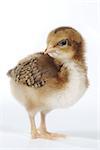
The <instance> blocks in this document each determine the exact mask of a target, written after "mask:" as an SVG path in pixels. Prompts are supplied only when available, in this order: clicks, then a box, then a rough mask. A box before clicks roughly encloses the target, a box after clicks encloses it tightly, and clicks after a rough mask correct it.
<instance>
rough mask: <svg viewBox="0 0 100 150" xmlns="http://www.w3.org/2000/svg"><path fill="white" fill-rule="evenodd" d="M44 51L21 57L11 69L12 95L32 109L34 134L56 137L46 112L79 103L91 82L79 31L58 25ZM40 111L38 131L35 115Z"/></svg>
mask: <svg viewBox="0 0 100 150" xmlns="http://www.w3.org/2000/svg"><path fill="white" fill-rule="evenodd" d="M47 42H48V43H47V49H46V51H45V53H37V54H33V55H30V56H28V57H26V58H25V59H23V60H21V61H20V62H19V63H18V65H17V66H16V67H15V68H14V69H11V70H10V71H9V72H8V75H9V76H10V77H11V81H10V83H11V89H12V93H13V95H14V96H15V97H16V99H17V100H19V101H20V102H21V103H22V104H23V105H24V106H25V108H26V110H27V111H28V113H29V118H30V122H31V133H32V137H33V138H37V137H42V138H50V139H51V138H57V137H60V136H62V135H58V134H51V133H49V132H47V130H46V125H45V115H46V113H47V112H49V111H51V110H53V109H56V108H67V107H69V106H71V105H73V104H74V103H76V102H77V101H78V100H79V99H80V97H81V96H82V95H83V94H84V92H85V91H86V89H87V86H88V80H87V72H86V66H85V61H84V55H83V53H84V51H83V41H82V37H81V36H80V34H79V33H78V32H77V31H76V30H74V29H72V28H69V27H63V28H57V29H56V30H54V31H52V32H51V33H50V34H49V37H48V41H47ZM37 112H41V125H40V129H39V130H38V131H37V129H36V126H35V121H34V119H33V117H34V116H35V114H36V113H37Z"/></svg>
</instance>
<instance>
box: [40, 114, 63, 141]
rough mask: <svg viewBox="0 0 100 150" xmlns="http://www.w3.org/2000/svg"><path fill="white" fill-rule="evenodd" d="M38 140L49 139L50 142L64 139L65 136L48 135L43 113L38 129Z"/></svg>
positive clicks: (57, 134)
mask: <svg viewBox="0 0 100 150" xmlns="http://www.w3.org/2000/svg"><path fill="white" fill-rule="evenodd" d="M38 133H39V138H44V139H50V140H56V139H60V138H65V137H66V136H65V135H63V134H59V133H50V132H48V131H47V129H46V123H45V113H43V112H41V123H40V127H39V129H38Z"/></svg>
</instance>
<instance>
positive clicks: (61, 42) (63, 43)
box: [57, 39, 68, 46]
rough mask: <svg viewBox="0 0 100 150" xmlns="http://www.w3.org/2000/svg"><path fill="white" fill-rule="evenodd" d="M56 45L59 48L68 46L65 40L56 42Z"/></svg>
mask: <svg viewBox="0 0 100 150" xmlns="http://www.w3.org/2000/svg"><path fill="white" fill-rule="evenodd" d="M57 45H59V46H64V45H68V40H67V39H64V40H61V41H59V42H58V44H57Z"/></svg>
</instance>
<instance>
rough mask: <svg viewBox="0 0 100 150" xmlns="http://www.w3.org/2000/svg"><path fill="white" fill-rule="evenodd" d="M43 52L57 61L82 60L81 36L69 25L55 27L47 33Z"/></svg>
mask: <svg viewBox="0 0 100 150" xmlns="http://www.w3.org/2000/svg"><path fill="white" fill-rule="evenodd" d="M45 53H47V54H49V55H50V56H51V57H53V58H55V59H57V60H59V61H65V60H69V59H77V60H79V61H80V60H83V59H84V57H83V54H84V48H83V38H82V36H81V35H80V33H79V32H78V31H76V30H75V29H73V28H71V27H60V28H57V29H55V30H53V31H51V32H50V33H49V35H48V38H47V49H46V50H45Z"/></svg>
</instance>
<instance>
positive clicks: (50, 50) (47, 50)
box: [44, 48, 53, 54]
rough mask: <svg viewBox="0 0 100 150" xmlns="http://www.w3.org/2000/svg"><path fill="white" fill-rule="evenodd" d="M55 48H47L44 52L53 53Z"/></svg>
mask: <svg viewBox="0 0 100 150" xmlns="http://www.w3.org/2000/svg"><path fill="white" fill-rule="evenodd" d="M52 52H53V49H52V48H46V49H45V51H44V54H48V53H52Z"/></svg>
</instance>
